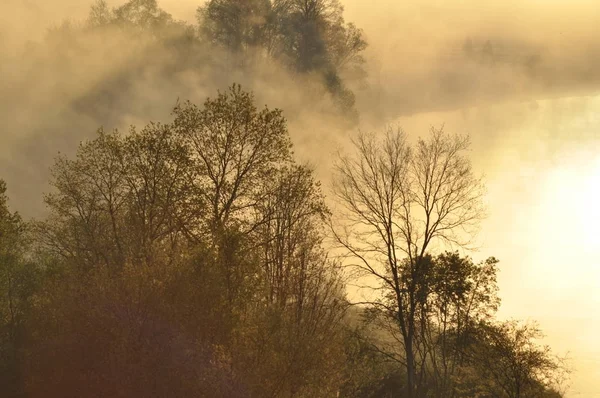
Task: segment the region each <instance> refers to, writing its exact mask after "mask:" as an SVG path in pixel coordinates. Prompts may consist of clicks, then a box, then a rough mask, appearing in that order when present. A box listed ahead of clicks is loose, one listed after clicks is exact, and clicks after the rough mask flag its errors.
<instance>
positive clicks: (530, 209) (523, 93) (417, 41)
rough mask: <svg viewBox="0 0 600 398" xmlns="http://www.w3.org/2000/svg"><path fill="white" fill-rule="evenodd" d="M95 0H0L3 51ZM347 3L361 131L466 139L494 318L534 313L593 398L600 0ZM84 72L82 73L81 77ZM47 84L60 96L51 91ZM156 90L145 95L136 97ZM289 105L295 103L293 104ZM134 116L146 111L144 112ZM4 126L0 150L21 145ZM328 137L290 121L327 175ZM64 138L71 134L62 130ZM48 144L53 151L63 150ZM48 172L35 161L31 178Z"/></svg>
mask: <svg viewBox="0 0 600 398" xmlns="http://www.w3.org/2000/svg"><path fill="white" fill-rule="evenodd" d="M90 3H91V2H90V1H87V0H85V1H82V0H58V1H51V2H49V1H45V0H3V1H2V4H0V39H1V40H3V42H0V50H2V48H3V47H2V46H4V56H5V57H9V56H10V52H11V51H16V50H15V49H16V48H19V46H22V45H24V43H25V42H26V41H27V40H29V39H34V40H35V39H38V38H39V37H40V36H41V34H42V33H43V32H44V31H45V29H46V28H47V27H48V26H50V25H51V24H52V23H56V22H59V21H60V20H61V19H63V18H64V17H67V16H70V17H71V18H82V17H85V15H86V13H87V10H88V8H89V4H90ZM118 3H120V2H119V1H117V0H110V1H109V4H114V5H116V4H118ZM159 3H160V4H161V6H162V7H163V8H164V9H166V10H167V11H169V12H171V13H172V14H173V15H174V16H175V17H176V18H181V19H190V16H192V17H193V14H194V11H195V9H196V7H197V5H198V3H199V0H162V1H159ZM343 3H344V4H345V6H346V19H347V21H352V22H355V23H356V24H357V25H358V26H360V27H362V28H364V30H365V33H366V36H367V38H368V41H369V43H370V47H369V50H368V54H367V55H368V57H367V58H368V62H369V63H368V69H369V81H368V83H369V84H368V85H367V87H362V88H360V87H359V88H357V89H355V92H356V95H357V103H358V108H359V111H360V112H361V128H362V129H365V130H371V129H381V128H382V127H383V126H384V125H386V124H389V123H397V124H400V125H401V126H402V127H403V128H404V130H405V131H407V133H408V134H410V135H412V136H416V135H419V134H425V133H426V132H427V131H428V128H429V126H430V125H436V126H439V125H440V124H442V123H445V127H446V129H447V130H448V131H455V132H459V133H468V134H470V135H471V137H472V141H473V148H472V149H473V150H472V158H473V162H474V165H475V169H476V170H479V171H480V172H481V173H483V174H484V175H485V180H486V182H487V187H488V195H487V201H488V209H489V217H488V219H487V220H486V221H485V222H484V223H483V225H482V230H481V235H480V243H481V244H480V249H479V251H478V252H477V253H475V254H474V255H473V256H474V258H475V259H477V260H479V259H483V258H486V257H488V256H495V257H497V258H498V259H499V260H500V262H501V263H500V264H501V273H500V278H499V284H500V294H501V297H502V300H503V304H502V308H501V316H502V317H507V318H509V317H515V318H520V319H523V318H524V319H528V318H530V319H535V320H538V321H539V322H540V326H541V327H542V329H543V330H544V331H545V332H546V334H547V340H546V342H547V343H549V344H550V345H551V346H552V347H553V348H554V349H555V351H557V352H558V353H560V354H565V353H567V352H570V355H569V356H570V357H571V358H572V360H571V364H572V366H573V368H574V372H573V374H572V383H571V384H572V387H571V390H570V392H569V394H568V395H567V396H568V397H586V398H593V397H600V341H599V340H598V339H597V337H596V335H597V331H598V330H600V312H598V311H597V308H598V307H599V305H600V232H599V228H600V207H599V204H600V94H599V88H600V38H598V34H597V28H596V27H597V26H598V24H599V23H600V11H599V10H598V6H597V2H596V1H595V0H579V1H559V0H519V1H517V0H503V1H481V0H480V1H475V0H463V1H458V0H457V1H452V2H450V1H441V0H419V1H412V2H410V1H407V2H400V1H397V0H343ZM0 60H2V54H1V52H0ZM115 62H116V61H115ZM15 65H19V64H18V63H15ZM20 69H22V68H15V69H14V70H13V69H7V70H5V71H4V73H3V75H0V90H3V89H5V90H7V92H10V90H11V89H12V88H11V84H10V80H7V79H6V77H7V76H10V74H11V73H14V74H15V76H17V75H18V76H21V74H22V73H23V72H22V71H21V70H20ZM94 70H95V69H94ZM0 71H2V70H1V67H0ZM47 73H49V76H50V77H52V76H54V75H52V74H51V73H50V72H47ZM2 76H3V77H2ZM92 80H93V79H92ZM92 80H90V79H82V80H81V81H82V82H85V84H86V85H89V84H91V83H88V82H89V81H92ZM82 84H84V83H82ZM86 87H87V86H86ZM44 90H47V91H44V92H45V93H56V89H55V88H53V87H52V86H51V85H46V86H44ZM157 91H158V89H157ZM151 94H152V93H151ZM203 94H204V92H202V93H198V96H199V97H201V96H202V95H203ZM152 95H156V96H158V95H159V94H157V93H154V94H152ZM152 95H148V93H147V92H144V98H153V97H152ZM260 95H262V97H261V98H263V97H264V98H268V99H272V100H273V101H276V102H277V101H280V102H281V103H283V104H288V103H289V102H290V101H291V100H290V99H289V98H282V96H283V97H285V96H286V94H285V93H284V94H279V96H275V94H273V93H272V92H270V91H269V92H266V93H263V94H260ZM290 96H291V94H290ZM169 100H171V99H169ZM11 101H12V102H14V100H11ZM23 101H25V100H23ZM23 103H24V104H27V103H26V102H23ZM36 104H38V106H39V109H45V104H46V103H45V102H43V101H42V100H39V99H36ZM169 104H170V103H169ZM0 105H2V99H0ZM294 106H297V109H301V107H300V105H299V104H292V108H294ZM6 109H11V110H10V112H11V113H10V114H11V115H12V116H14V117H17V118H18V117H22V118H23V120H27V121H28V122H27V123H26V122H23V123H21V124H19V126H23V125H29V124H32V125H33V126H38V125H37V124H35V123H34V122H32V121H29V120H30V119H31V117H32V116H31V114H29V113H27V112H25V111H24V110H22V111H23V112H24V113H23V114H22V115H21V116H19V113H18V112H17V113H15V111H14V109H12V108H10V107H9V108H6ZM294 109H296V108H294ZM284 110H285V108H284ZM7 112H9V111H7ZM0 116H2V111H1V110H0ZM49 116H51V115H49ZM138 116H145V114H144V113H143V112H142V111H140V112H139V113H138ZM309 117H310V115H308V116H307V118H309ZM149 118H151V116H148V119H149ZM88 122H89V123H88ZM79 123H81V125H82V126H85V127H86V128H88V126H90V125H93V123H96V121H87V120H84V119H80V120H79ZM9 126H10V125H9ZM303 127H304V128H303ZM36 128H39V127H36ZM319 128H321V129H322V130H319ZM5 129H6V132H5V134H4V135H3V139H4V140H6V141H5V143H8V145H6V146H5V148H9V147H10V145H11V143H12V142H17V140H21V139H22V137H21V136H17V134H16V132H14V131H13V130H10V131H9V129H8V127H6V126H5ZM328 131H332V130H331V129H330V126H328V125H327V124H321V127H317V125H316V124H315V123H312V124H311V122H309V121H306V122H303V121H302V118H298V120H297V121H296V122H294V124H293V125H292V128H291V133H292V136H293V137H294V140H295V142H296V143H297V145H298V147H299V149H298V152H299V153H300V154H301V155H302V156H304V157H306V158H308V159H310V160H311V161H312V162H313V163H314V164H316V165H317V167H318V168H319V175H320V176H322V177H323V178H324V179H326V178H327V175H328V165H329V163H328V162H329V160H328V159H329V158H330V152H327V150H323V149H322V148H323V145H316V144H314V142H315V141H316V140H317V139H319V140H321V139H322V136H323V135H324V134H327V132H328ZM11 134H12V135H11ZM23 134H25V133H23ZM5 137H6V138H5ZM61 139H64V140H65V142H66V140H67V139H68V137H62V138H61ZM336 139H337V140H340V141H343V139H344V132H339V131H338V132H336V133H335V134H334V139H332V140H334V141H335V140H336ZM319 142H320V141H319ZM52 145H54V146H52V151H53V152H52V153H51V154H50V155H51V156H53V155H54V153H55V149H56V148H57V146H58V147H60V146H59V145H58V144H56V143H55V142H53V143H52ZM65 145H66V144H65ZM19 148H21V150H23V148H27V146H20V147H19ZM49 151H50V150H49ZM8 152H10V151H4V152H3V151H2V149H0V164H3V163H2V161H4V162H7V161H8V160H10V159H13V163H14V164H16V163H18V162H25V161H26V159H28V155H27V154H26V153H25V152H21V153H13V154H11V155H10V157H9V155H8ZM51 156H50V158H51ZM7 159H8V160H7ZM34 163H35V162H34ZM47 166H48V164H45V163H44V162H42V161H41V160H39V161H38V163H36V164H34V165H33V166H31V167H30V168H29V169H28V170H27V173H29V174H27V175H35V174H37V170H39V169H42V168H44V167H47ZM11 170H12V169H11ZM21 171H22V170H21V169H14V170H12V172H13V181H15V182H18V179H17V178H16V177H15V176H17V175H20V174H19V173H21ZM3 172H4V170H3ZM9 182H10V181H9ZM9 189H10V186H9ZM15 189H16V192H18V193H20V195H21V197H20V198H19V200H22V202H21V203H26V204H28V205H31V206H33V203H35V202H34V201H32V200H31V199H27V198H26V195H25V193H28V192H30V191H28V190H27V189H26V188H25V187H18V186H17V187H16V188H15Z"/></svg>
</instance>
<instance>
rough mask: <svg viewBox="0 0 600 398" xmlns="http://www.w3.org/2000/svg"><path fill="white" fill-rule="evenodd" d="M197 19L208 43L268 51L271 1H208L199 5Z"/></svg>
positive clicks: (271, 12)
mask: <svg viewBox="0 0 600 398" xmlns="http://www.w3.org/2000/svg"><path fill="white" fill-rule="evenodd" d="M197 18H198V23H199V26H200V30H201V32H202V33H203V35H204V36H205V37H206V38H207V39H208V40H209V41H210V42H212V43H214V44H216V45H219V46H223V47H225V48H227V49H228V50H230V51H233V52H236V53H237V52H245V50H248V49H255V50H260V49H261V48H264V49H267V50H268V48H269V41H270V40H272V39H273V35H274V34H275V33H274V29H275V25H274V18H275V14H274V10H273V5H272V3H271V1H270V0H250V1H248V0H245V1H244V0H211V1H209V2H207V3H206V5H204V6H201V7H199V8H198V11H197Z"/></svg>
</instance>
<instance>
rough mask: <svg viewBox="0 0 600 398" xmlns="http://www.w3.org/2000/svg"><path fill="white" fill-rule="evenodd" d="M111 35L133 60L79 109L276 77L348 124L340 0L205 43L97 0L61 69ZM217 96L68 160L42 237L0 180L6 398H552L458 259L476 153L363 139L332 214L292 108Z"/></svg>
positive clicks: (556, 369) (472, 204)
mask: <svg viewBox="0 0 600 398" xmlns="http://www.w3.org/2000/svg"><path fill="white" fill-rule="evenodd" d="M122 34H125V35H126V37H128V38H129V39H130V40H131V42H130V43H129V44H130V47H127V48H126V50H131V51H133V52H136V51H139V53H136V54H143V55H144V56H143V57H140V59H139V60H138V62H134V63H133V64H129V65H128V67H127V68H116V69H111V70H108V71H107V70H103V71H102V73H99V74H98V76H96V77H95V79H97V80H96V86H95V87H96V89H95V90H90V91H87V90H86V91H83V92H81V93H79V94H80V95H76V96H75V98H74V99H73V103H74V104H75V109H76V110H77V111H78V112H81V113H82V114H86V115H93V116H94V118H101V119H106V120H107V123H110V122H112V121H113V120H114V118H115V114H120V113H127V111H128V109H130V108H129V107H131V106H133V105H131V104H130V103H129V102H130V100H131V97H130V96H128V95H127V93H128V90H130V89H133V88H132V86H135V85H136V84H139V82H140V81H143V80H138V79H133V78H132V77H133V76H137V75H139V76H145V78H147V79H154V78H155V77H156V76H167V75H168V76H182V75H185V73H186V72H187V71H189V70H194V71H197V70H202V71H203V76H204V77H205V78H210V77H215V76H221V77H222V76H227V77H229V78H231V79H230V80H235V79H233V77H236V76H239V74H238V73H239V71H240V70H242V71H244V73H247V74H250V75H252V74H253V73H258V72H257V71H259V70H260V69H261V68H267V69H268V67H267V66H266V65H268V64H269V63H270V62H276V63H277V64H278V65H283V67H284V68H285V69H286V71H287V73H289V75H286V76H288V77H290V76H291V77H296V76H308V77H310V79H314V78H315V77H316V81H317V82H318V85H320V86H322V88H323V90H324V91H322V92H321V93H325V94H327V95H330V96H331V98H333V99H334V103H335V105H336V109H337V112H340V113H341V114H342V115H344V118H347V119H348V120H350V121H351V122H352V123H353V122H355V121H356V117H357V114H356V112H355V109H354V95H353V93H352V91H351V90H350V89H349V88H348V84H347V83H348V82H350V81H353V80H360V79H361V78H362V77H364V73H365V72H364V69H363V63H364V59H363V56H362V53H363V51H364V50H365V48H366V42H365V39H364V37H363V34H362V32H361V30H360V29H359V28H358V27H356V26H355V25H353V24H352V23H346V22H345V21H344V18H343V7H342V5H341V3H340V2H339V1H338V0H272V1H271V0H250V1H242V0H210V1H208V2H206V3H205V4H203V5H201V6H200V7H199V8H198V11H197V24H189V23H184V22H181V21H176V20H174V19H173V18H172V17H171V16H170V15H169V14H168V13H167V12H166V11H164V10H162V9H161V8H160V7H159V6H158V4H157V2H156V1H155V0H130V1H129V2H126V3H124V4H123V5H121V6H118V7H116V8H111V7H109V6H108V5H107V3H106V2H104V1H102V0H100V1H98V2H96V3H95V4H94V5H93V6H92V8H91V11H90V14H89V18H88V20H87V21H85V22H82V23H70V24H69V23H67V24H64V25H62V26H60V27H58V28H56V29H54V30H52V31H51V32H49V34H48V36H47V37H46V39H45V40H46V42H45V43H46V45H51V43H55V44H56V47H52V48H59V49H61V51H63V52H62V53H60V54H59V56H58V59H61V57H62V58H64V59H70V57H72V55H73V53H78V54H79V56H81V54H85V53H86V51H88V50H86V47H85V45H86V44H89V43H90V42H89V41H95V40H101V41H106V43H105V45H107V46H109V47H110V46H114V49H115V50H118V49H119V46H120V45H121V44H122V42H121V40H120V38H121V35H122ZM116 35H118V36H119V40H116V41H114V42H113V41H112V40H113V39H114V38H115V36H116ZM121 50H122V49H121ZM119 54H120V53H119V52H118V51H115V57H119ZM148 54H155V55H156V57H157V58H160V57H163V56H164V55H165V54H168V55H170V56H171V57H172V58H171V59H170V60H163V61H161V62H157V63H155V64H153V63H147V62H145V61H146V60H147V59H148ZM90 56H91V55H90ZM129 61H130V59H127V62H129ZM59 64H60V63H59ZM221 69H224V70H225V71H223V70H221ZM77 78H78V77H77V76H74V79H75V80H77ZM174 79H176V78H174ZM187 81H188V80H185V82H187ZM227 84H228V85H229V87H228V88H227V89H226V90H223V89H222V88H221V90H219V91H216V92H214V93H211V94H210V96H208V98H206V99H205V100H204V102H202V103H197V102H194V101H187V100H185V101H184V100H177V102H175V100H176V99H175V98H173V99H172V100H173V104H174V106H171V108H170V109H169V110H170V111H171V114H170V118H169V121H167V122H154V121H150V122H147V121H144V123H147V124H145V125H144V126H143V127H138V126H135V125H134V126H132V127H130V129H129V130H127V131H120V130H111V131H108V130H106V129H104V128H99V129H98V130H97V132H96V134H95V136H94V137H92V138H90V139H87V140H83V141H81V143H80V144H79V146H78V148H77V150H76V151H75V153H74V154H59V155H58V156H57V157H56V158H55V161H54V163H53V166H52V167H51V168H50V178H49V185H50V189H49V190H48V193H47V194H46V195H45V196H44V203H45V205H46V209H47V214H46V215H45V216H44V217H43V218H40V219H37V220H33V219H32V220H24V219H23V218H22V217H21V216H20V215H19V214H18V213H16V212H13V211H11V209H10V208H9V206H8V196H7V187H6V184H5V183H4V181H3V180H1V179H0V391H1V392H2V395H3V396H7V397H137V396H152V397H290V398H291V397H306V398H308V397H349V398H350V397H351V398H366V397H407V398H425V397H439V398H446V397H457V398H458V397H485V398H487V397H490V398H491V397H503V398H504V397H506V398H526V397H560V396H562V395H561V392H560V389H561V387H562V385H561V382H562V381H563V380H564V376H565V373H566V368H565V366H564V364H563V362H562V360H561V358H558V357H557V356H555V355H554V354H553V353H552V351H551V350H550V348H549V347H547V346H543V345H542V344H541V343H540V341H539V339H540V338H541V337H542V334H541V331H540V330H539V329H538V328H537V326H536V325H535V324H531V323H522V322H518V321H500V320H499V319H497V317H496V311H497V309H498V307H499V305H500V298H499V295H498V286H497V284H496V277H497V272H498V267H499V261H498V260H497V259H496V258H494V257H489V258H487V259H485V260H483V261H475V260H473V259H472V258H471V257H469V256H468V255H467V253H468V249H469V244H470V243H471V242H472V239H473V238H474V237H475V235H476V232H477V227H478V224H479V222H480V221H481V220H482V218H483V217H484V216H485V208H484V206H483V197H484V193H485V186H484V184H483V181H482V179H481V178H480V177H479V176H478V175H477V172H476V171H475V170H473V168H472V165H471V162H470V160H469V157H468V154H467V151H468V150H469V145H470V143H469V139H468V137H466V136H460V135H453V134H450V133H448V132H446V131H444V130H443V129H436V128H432V129H431V131H430V132H429V134H427V135H426V136H424V137H422V138H420V139H419V140H418V141H417V142H416V143H413V144H411V143H409V140H408V138H407V136H406V135H405V134H404V132H403V131H402V130H400V129H397V130H394V129H388V130H387V131H385V132H383V133H377V134H364V133H360V134H358V135H357V136H356V138H355V139H354V140H353V141H352V143H353V146H352V150H350V151H349V152H348V153H346V154H341V155H340V156H339V157H338V159H337V163H336V166H335V167H334V170H333V176H334V177H333V184H332V190H331V195H328V192H329V190H326V189H324V188H323V187H322V186H321V183H320V182H319V181H318V179H317V177H316V175H315V170H314V169H313V167H311V166H310V165H309V164H305V163H303V162H300V161H299V160H298V158H297V157H296V155H295V154H294V148H293V145H292V140H291V137H290V134H289V131H288V125H289V122H288V117H289V116H288V115H289V112H288V110H286V109H283V110H282V109H278V108H272V107H270V105H268V104H267V105H263V104H262V103H261V102H260V101H259V100H257V99H256V97H255V94H254V93H252V92H251V91H248V90H247V89H245V88H242V86H241V85H239V84H231V83H230V82H228V83H227ZM244 87H245V86H244ZM159 94H160V93H159ZM169 100H171V99H169ZM163 112H166V110H163ZM157 119H158V120H163V119H162V118H157ZM154 120H156V119H154ZM0 177H1V176H0ZM357 285H360V286H361V287H362V289H363V290H364V289H366V290H368V291H369V295H368V298H366V299H362V298H360V297H359V294H357V292H356V286H357Z"/></svg>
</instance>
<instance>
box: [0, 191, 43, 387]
mask: <svg viewBox="0 0 600 398" xmlns="http://www.w3.org/2000/svg"><path fill="white" fill-rule="evenodd" d="M7 202H8V197H7V196H6V184H5V182H4V181H3V180H0V385H2V386H3V387H2V390H3V392H4V393H5V394H7V395H8V396H20V395H21V394H22V393H23V389H22V383H23V377H24V376H25V375H24V374H23V373H22V369H21V362H22V357H23V350H24V348H25V327H26V323H27V320H28V316H29V309H30V307H31V304H32V297H33V295H34V293H35V292H36V289H37V285H38V280H39V276H38V274H39V272H38V270H37V269H36V268H35V267H34V266H33V265H32V264H31V262H30V261H28V259H27V256H26V254H27V250H28V247H29V245H30V237H29V227H28V225H27V224H26V223H25V222H24V221H23V220H22V219H21V216H20V215H19V214H18V213H16V212H11V211H10V209H9V208H8V203H7Z"/></svg>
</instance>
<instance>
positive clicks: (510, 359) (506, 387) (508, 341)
mask: <svg viewBox="0 0 600 398" xmlns="http://www.w3.org/2000/svg"><path fill="white" fill-rule="evenodd" d="M541 337H542V334H541V331H540V329H539V328H538V327H537V326H536V325H535V324H532V323H519V322H516V321H508V322H502V323H497V322H488V323H485V324H484V325H482V327H481V333H480V335H479V337H478V339H477V342H476V343H475V344H474V345H473V346H472V348H471V349H470V350H469V354H470V355H471V356H472V357H471V360H472V361H473V364H474V365H475V366H474V369H475V372H476V374H477V376H476V378H477V380H480V381H484V382H483V383H481V382H478V383H477V385H479V386H480V387H479V388H481V389H482V390H483V391H484V393H486V394H489V395H492V396H500V397H507V398H519V397H533V396H539V397H551V396H560V394H558V390H557V388H558V387H560V383H561V381H564V378H565V376H566V368H565V366H564V364H563V363H562V360H561V359H560V358H558V357H556V356H554V355H553V354H552V352H551V350H550V347H548V346H542V345H539V344H538V343H537V340H539V339H540V338H541Z"/></svg>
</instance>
